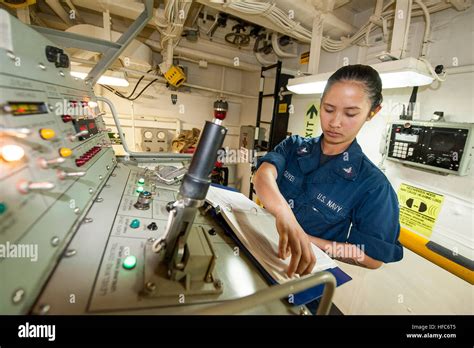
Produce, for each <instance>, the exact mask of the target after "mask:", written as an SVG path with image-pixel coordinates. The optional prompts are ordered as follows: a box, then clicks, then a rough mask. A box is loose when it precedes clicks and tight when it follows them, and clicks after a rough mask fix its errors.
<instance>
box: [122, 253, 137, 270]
mask: <svg viewBox="0 0 474 348" xmlns="http://www.w3.org/2000/svg"><path fill="white" fill-rule="evenodd" d="M136 265H137V258H136V257H135V256H133V255H130V256H127V257H126V258H125V260H123V263H122V266H123V268H125V269H134V268H135V266H136Z"/></svg>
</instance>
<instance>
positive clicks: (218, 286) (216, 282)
mask: <svg viewBox="0 0 474 348" xmlns="http://www.w3.org/2000/svg"><path fill="white" fill-rule="evenodd" d="M223 285H224V284H223V283H222V280H220V279H216V280H215V281H214V286H215V287H216V288H218V289H221V288H222V286H223Z"/></svg>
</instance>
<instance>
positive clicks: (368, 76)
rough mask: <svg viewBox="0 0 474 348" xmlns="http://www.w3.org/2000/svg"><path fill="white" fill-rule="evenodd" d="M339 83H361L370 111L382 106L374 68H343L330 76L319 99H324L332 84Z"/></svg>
mask: <svg viewBox="0 0 474 348" xmlns="http://www.w3.org/2000/svg"><path fill="white" fill-rule="evenodd" d="M341 81H356V82H361V83H362V84H363V85H364V89H365V92H366V93H367V96H368V97H369V100H370V102H371V106H370V110H374V109H375V108H376V107H377V106H379V105H380V104H382V100H383V97H382V80H381V79H380V76H379V73H378V72H377V71H376V70H375V69H374V68H372V67H370V66H368V65H362V64H355V65H346V66H343V67H342V68H340V69H338V70H337V71H336V72H335V73H334V74H332V75H331V77H330V78H329V80H328V83H327V84H326V87H325V88H324V92H323V96H322V98H321V99H324V96H325V95H326V93H327V92H328V91H329V89H330V88H331V87H332V85H333V84H335V83H336V82H341Z"/></svg>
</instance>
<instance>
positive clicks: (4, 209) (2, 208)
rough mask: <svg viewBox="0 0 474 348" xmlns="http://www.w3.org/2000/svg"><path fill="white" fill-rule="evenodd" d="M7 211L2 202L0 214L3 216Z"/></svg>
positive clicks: (0, 203)
mask: <svg viewBox="0 0 474 348" xmlns="http://www.w3.org/2000/svg"><path fill="white" fill-rule="evenodd" d="M6 211H7V205H6V204H5V203H3V202H0V214H3V213H4V212H6Z"/></svg>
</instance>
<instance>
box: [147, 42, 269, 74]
mask: <svg viewBox="0 0 474 348" xmlns="http://www.w3.org/2000/svg"><path fill="white" fill-rule="evenodd" d="M141 41H142V42H143V43H144V44H146V45H148V46H149V47H150V48H151V49H152V50H154V51H157V52H160V53H161V51H162V47H161V44H160V43H159V42H157V41H155V40H151V39H145V40H141ZM174 53H175V54H177V55H181V56H184V57H186V58H190V59H194V60H205V61H207V62H208V63H212V64H216V65H222V66H227V67H230V68H234V69H239V70H245V71H260V69H261V67H260V66H258V65H255V64H250V63H247V62H242V61H241V60H239V63H238V65H236V64H235V61H234V59H232V58H227V57H223V56H219V55H216V54H211V53H207V52H202V51H198V50H194V49H191V48H186V47H180V46H177V47H175V48H174Z"/></svg>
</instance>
